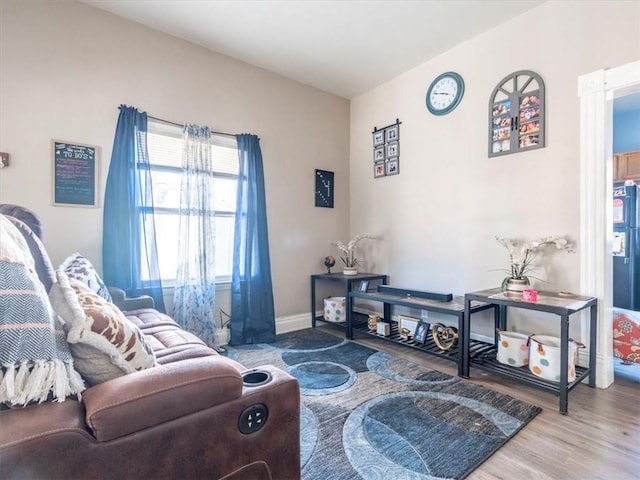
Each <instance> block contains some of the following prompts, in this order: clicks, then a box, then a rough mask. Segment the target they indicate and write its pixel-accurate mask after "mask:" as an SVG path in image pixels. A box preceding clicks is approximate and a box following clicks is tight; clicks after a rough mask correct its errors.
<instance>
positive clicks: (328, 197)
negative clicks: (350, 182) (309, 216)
mask: <svg viewBox="0 0 640 480" xmlns="http://www.w3.org/2000/svg"><path fill="white" fill-rule="evenodd" d="M333 193H334V184H333V172H329V171H327V170H316V207H326V208H333Z"/></svg>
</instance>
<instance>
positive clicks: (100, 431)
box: [82, 356, 242, 442]
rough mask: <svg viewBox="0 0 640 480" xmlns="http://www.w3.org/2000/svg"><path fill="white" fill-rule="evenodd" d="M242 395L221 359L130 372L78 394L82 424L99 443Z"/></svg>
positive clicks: (231, 367) (231, 368) (233, 368)
mask: <svg viewBox="0 0 640 480" xmlns="http://www.w3.org/2000/svg"><path fill="white" fill-rule="evenodd" d="M241 396H242V376H241V374H240V372H239V370H238V368H237V364H236V363H235V362H233V361H232V360H229V359H227V358H225V357H221V356H210V357H201V358H193V359H189V360H182V361H178V362H174V363H169V364H166V365H160V366H157V367H153V368H149V369H147V370H142V371H140V372H135V373H131V374H129V375H125V376H123V377H118V378H115V379H113V380H110V381H108V382H105V383H101V384H99V385H96V386H94V387H91V388H89V389H87V390H85V391H84V392H83V393H82V402H83V403H84V405H85V408H86V421H87V425H88V426H89V427H90V428H91V430H92V431H93V434H94V436H95V438H96V439H97V440H98V441H99V442H106V441H109V440H113V439H114V438H119V437H122V436H125V435H128V434H131V433H133V432H137V431H140V430H142V429H145V428H149V427H152V426H154V425H159V424H161V423H164V422H168V421H170V420H174V419H176V418H179V417H183V416H185V415H188V414H190V413H194V412H197V411H200V410H204V409H207V408H211V407H213V406H215V405H218V404H221V403H224V402H228V401H230V400H234V399H237V398H240V397H241Z"/></svg>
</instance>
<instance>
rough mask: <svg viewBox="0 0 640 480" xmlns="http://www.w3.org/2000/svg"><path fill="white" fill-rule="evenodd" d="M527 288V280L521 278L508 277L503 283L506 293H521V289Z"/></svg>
mask: <svg viewBox="0 0 640 480" xmlns="http://www.w3.org/2000/svg"><path fill="white" fill-rule="evenodd" d="M527 288H529V280H525V279H523V278H509V279H508V280H507V282H506V284H505V290H506V291H507V292H508V293H514V294H522V291H523V290H525V289H527Z"/></svg>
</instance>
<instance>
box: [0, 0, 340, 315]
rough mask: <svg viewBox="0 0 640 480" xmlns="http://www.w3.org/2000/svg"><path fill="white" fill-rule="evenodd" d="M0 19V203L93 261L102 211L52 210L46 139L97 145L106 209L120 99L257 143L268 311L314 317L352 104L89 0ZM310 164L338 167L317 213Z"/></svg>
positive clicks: (27, 5)
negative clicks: (35, 219)
mask: <svg viewBox="0 0 640 480" xmlns="http://www.w3.org/2000/svg"><path fill="white" fill-rule="evenodd" d="M0 14H1V20H0V151H3V152H9V153H10V154H11V166H10V167H9V168H5V169H3V170H0V201H1V202H4V203H16V204H20V205H25V206H27V207H29V208H32V209H33V210H35V211H36V212H37V213H39V214H40V215H41V216H42V217H43V218H44V220H45V225H46V235H47V237H46V245H47V248H48V250H49V252H50V255H51V257H52V260H53V263H54V264H55V265H58V264H59V263H60V262H61V261H62V260H63V259H64V258H65V257H66V256H67V255H69V254H70V253H72V252H74V251H78V252H81V253H82V254H84V255H86V256H87V257H89V258H90V259H91V260H92V261H93V262H94V263H95V264H96V265H97V267H98V268H100V267H101V254H102V208H97V209H92V208H70V207H54V206H52V204H51V188H52V182H51V150H50V142H51V139H60V140H67V141H75V142H81V143H89V144H94V145H99V146H101V147H102V163H101V166H100V202H101V203H102V197H103V195H104V183H105V180H106V175H107V171H108V164H109V160H110V158H111V147H112V143H113V136H114V132H115V126H116V121H117V117H118V108H117V107H118V105H120V104H123V103H124V104H127V105H132V106H135V107H137V108H138V109H140V110H143V111H147V112H148V113H149V114H150V115H153V116H157V117H160V118H163V119H168V120H171V121H174V122H187V121H188V122H193V123H199V124H204V125H208V126H210V127H212V128H214V129H215V130H219V131H224V132H232V133H243V132H248V133H254V134H257V135H258V136H260V138H261V145H262V153H263V157H264V167H265V177H266V190H267V212H268V217H269V237H270V246H271V265H272V272H273V284H274V293H275V307H276V315H277V316H278V317H283V316H288V315H294V314H300V313H302V312H308V311H309V306H308V301H309V300H308V299H309V286H308V278H309V275H310V274H311V273H314V272H318V271H321V270H322V268H323V267H322V259H323V258H324V256H325V255H328V254H330V253H331V252H333V251H334V249H333V248H332V247H331V242H332V241H334V240H335V239H339V238H345V237H346V236H347V234H348V228H349V225H348V218H349V195H348V188H349V165H348V161H349V158H348V155H349V136H348V132H349V102H348V101H347V100H345V99H343V98H339V97H336V96H333V95H330V94H327V93H324V92H322V91H319V90H317V89H314V88H311V87H308V86H305V85H302V84H300V83H297V82H293V81H290V80H288V79H285V78H283V77H280V76H277V75H275V74H272V73H269V72H266V71H264V70H261V69H258V68H254V67H252V66H249V65H247V64H243V63H241V62H238V61H236V60H233V59H230V58H228V57H225V56H222V55H218V54H215V53H212V52H210V51H208V50H205V49H203V48H200V47H198V46H195V45H193V44H190V43H187V42H185V41H182V40H178V39H176V38H174V37H171V36H169V35H165V34H162V33H159V32H155V31H153V30H151V29H148V28H146V27H143V26H140V25H138V24H135V23H132V22H129V21H127V20H124V19H121V18H118V17H116V16H113V15H111V14H108V13H106V12H103V11H100V10H97V9H94V8H92V7H89V6H87V5H84V4H79V3H71V2H15V1H7V0H1V9H0ZM315 168H322V169H326V170H332V171H335V174H336V186H337V190H336V199H335V204H336V208H334V209H333V210H331V209H322V208H315V207H314V195H313V191H314V169H315ZM227 295H228V291H227V292H223V293H222V294H221V296H220V300H221V301H222V302H226V298H227Z"/></svg>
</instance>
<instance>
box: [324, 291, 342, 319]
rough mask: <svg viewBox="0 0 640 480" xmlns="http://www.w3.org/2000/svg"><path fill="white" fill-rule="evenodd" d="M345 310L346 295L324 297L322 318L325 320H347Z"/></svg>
mask: <svg viewBox="0 0 640 480" xmlns="http://www.w3.org/2000/svg"><path fill="white" fill-rule="evenodd" d="M346 310H347V299H346V297H329V298H325V299H324V319H325V320H326V321H327V322H334V323H340V322H345V321H346V320H347V317H346Z"/></svg>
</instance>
